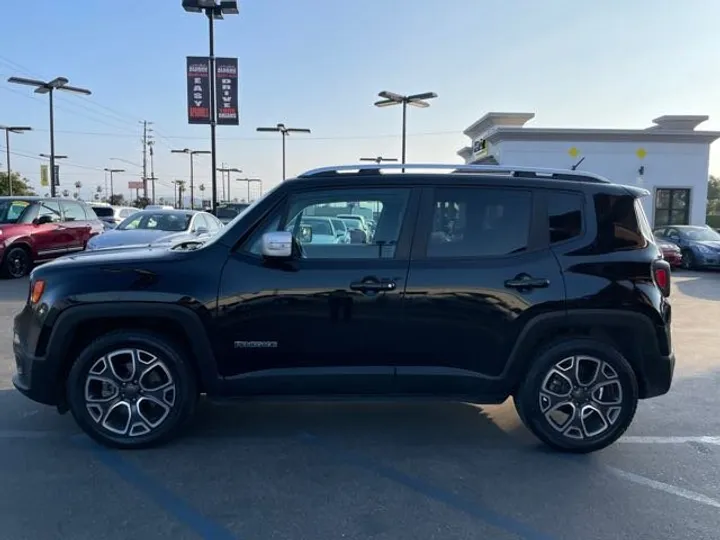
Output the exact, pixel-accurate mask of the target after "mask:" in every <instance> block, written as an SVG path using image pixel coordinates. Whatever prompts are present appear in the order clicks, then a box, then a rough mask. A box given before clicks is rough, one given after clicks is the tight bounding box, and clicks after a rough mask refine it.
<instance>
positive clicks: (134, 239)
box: [88, 229, 187, 250]
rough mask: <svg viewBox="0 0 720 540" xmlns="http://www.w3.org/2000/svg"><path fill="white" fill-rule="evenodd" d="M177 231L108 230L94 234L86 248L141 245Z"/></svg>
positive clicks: (173, 234) (174, 234)
mask: <svg viewBox="0 0 720 540" xmlns="http://www.w3.org/2000/svg"><path fill="white" fill-rule="evenodd" d="M177 234H178V233H174V232H170V231H153V230H151V229H139V230H132V231H128V230H117V229H113V230H109V231H106V232H104V233H103V234H100V235H98V236H94V237H93V238H92V239H91V240H90V241H89V242H88V249H89V250H95V249H105V248H112V247H122V246H141V245H148V244H151V243H155V242H157V241H159V240H164V239H165V238H166V237H170V236H177ZM180 234H187V233H180Z"/></svg>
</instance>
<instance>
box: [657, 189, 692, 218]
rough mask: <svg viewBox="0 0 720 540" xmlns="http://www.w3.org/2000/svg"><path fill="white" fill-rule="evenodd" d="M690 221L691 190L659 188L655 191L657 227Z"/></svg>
mask: <svg viewBox="0 0 720 540" xmlns="http://www.w3.org/2000/svg"><path fill="white" fill-rule="evenodd" d="M689 223H690V190H689V189H658V190H656V191H655V227H664V226H667V225H688V224H689Z"/></svg>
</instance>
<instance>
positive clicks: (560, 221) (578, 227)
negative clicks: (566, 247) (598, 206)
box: [547, 192, 583, 244]
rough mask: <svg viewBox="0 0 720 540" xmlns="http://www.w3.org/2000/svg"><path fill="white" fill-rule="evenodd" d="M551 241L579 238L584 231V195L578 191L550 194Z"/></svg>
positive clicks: (553, 242) (552, 242)
mask: <svg viewBox="0 0 720 540" xmlns="http://www.w3.org/2000/svg"><path fill="white" fill-rule="evenodd" d="M547 206H548V227H549V230H550V243H551V244H557V243H559V242H564V241H566V240H571V239H572V238H577V237H578V236H580V235H581V234H582V231H583V197H582V196H581V195H580V194H578V193H564V192H557V193H551V194H549V195H548V203H547Z"/></svg>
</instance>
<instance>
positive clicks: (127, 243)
mask: <svg viewBox="0 0 720 540" xmlns="http://www.w3.org/2000/svg"><path fill="white" fill-rule="evenodd" d="M222 227H223V224H222V223H221V222H220V221H219V220H218V219H217V218H216V217H215V216H213V215H212V214H210V213H208V212H198V211H193V210H140V211H139V212H136V213H135V214H133V215H132V216H130V217H129V218H126V219H125V220H124V221H122V222H121V223H120V224H119V225H118V226H117V227H116V228H115V229H112V230H109V231H106V232H104V233H103V234H100V235H98V236H95V237H93V238H91V239H90V241H89V242H88V244H87V249H88V250H97V249H111V248H119V247H134V246H148V245H152V246H160V245H172V244H176V243H179V242H184V241H187V240H200V241H203V240H207V239H208V238H211V237H212V236H213V235H214V234H216V233H217V232H218V231H219V230H220V229H222Z"/></svg>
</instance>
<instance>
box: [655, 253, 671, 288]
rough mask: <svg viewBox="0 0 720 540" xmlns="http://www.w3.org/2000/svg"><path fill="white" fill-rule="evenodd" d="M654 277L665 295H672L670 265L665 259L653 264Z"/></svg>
mask: <svg viewBox="0 0 720 540" xmlns="http://www.w3.org/2000/svg"><path fill="white" fill-rule="evenodd" d="M653 279H654V280H655V285H657V286H658V289H660V292H662V294H663V296H670V265H669V264H668V263H667V262H666V261H664V260H658V261H655V263H654V264H653Z"/></svg>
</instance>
